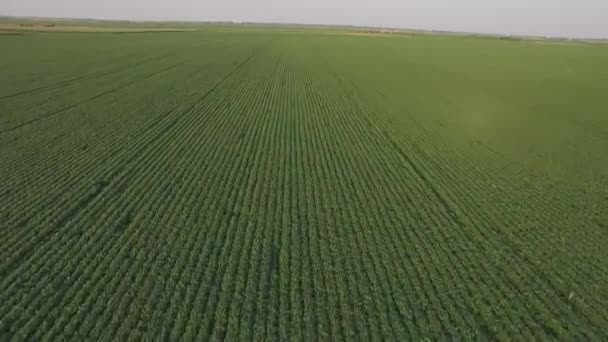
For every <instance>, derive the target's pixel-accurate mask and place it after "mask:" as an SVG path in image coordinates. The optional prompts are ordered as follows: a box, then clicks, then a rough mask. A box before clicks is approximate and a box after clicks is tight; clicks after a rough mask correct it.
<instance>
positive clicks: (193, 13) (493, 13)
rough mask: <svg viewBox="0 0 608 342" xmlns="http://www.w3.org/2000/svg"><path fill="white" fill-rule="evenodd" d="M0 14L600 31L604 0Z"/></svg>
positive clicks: (265, 1) (141, 3) (166, 4)
mask: <svg viewBox="0 0 608 342" xmlns="http://www.w3.org/2000/svg"><path fill="white" fill-rule="evenodd" d="M0 14H8V15H18V16H49V17H75V18H96V19H126V20H188V21H198V20H200V21H205V20H213V21H216V20H232V21H256V22H277V23H286V22H288V23H309V24H338V25H361V26H384V27H401V28H418V29H435V30H451V31H467V32H484V33H506V34H528V35H543V36H547V35H551V36H569V37H589V38H608V0H297V1H296V0H52V1H50V0H0Z"/></svg>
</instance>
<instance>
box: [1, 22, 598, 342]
mask: <svg viewBox="0 0 608 342" xmlns="http://www.w3.org/2000/svg"><path fill="white" fill-rule="evenodd" d="M0 51H1V53H0V204H1V205H0V340H3V339H10V338H12V339H14V340H36V339H40V340H56V339H57V340H64V339H68V340H77V341H83V340H123V339H127V338H131V339H133V340H139V339H143V338H158V339H169V340H198V341H205V340H259V341H269V340H276V341H288V340H302V341H319V340H352V339H358V340H397V341H410V340H416V341H418V340H453V339H460V340H466V341H471V340H526V341H528V340H533V339H537V340H564V341H574V340H579V341H582V340H589V341H590V340H594V341H599V340H606V339H608V248H606V246H607V245H606V244H607V242H608V45H602V44H596V45H593V44H562V43H552V42H534V41H514V40H499V39H480V38H466V37H447V36H445V37H444V36H406V35H395V36H388V35H387V36H382V35H375V36H371V35H358V34H353V33H348V34H346V33H345V34H342V33H339V32H331V31H327V32H324V31H320V30H319V31H302V32H300V31H296V30H291V31H290V30H281V29H234V28H231V29H220V28H217V29H213V28H205V29H202V30H199V31H194V32H163V33H160V32H157V33H152V32H147V33H123V34H111V33H9V34H0Z"/></svg>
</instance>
